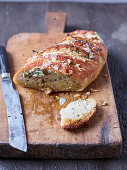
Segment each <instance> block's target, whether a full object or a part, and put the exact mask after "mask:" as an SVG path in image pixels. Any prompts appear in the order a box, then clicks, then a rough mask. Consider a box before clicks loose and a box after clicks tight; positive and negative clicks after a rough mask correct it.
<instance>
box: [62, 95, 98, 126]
mask: <svg viewBox="0 0 127 170" xmlns="http://www.w3.org/2000/svg"><path fill="white" fill-rule="evenodd" d="M95 112H96V101H95V99H93V98H88V99H85V100H82V99H78V100H76V101H73V102H71V103H69V104H68V105H67V106H66V107H65V108H62V109H61V110H60V114H61V127H62V128H64V129H70V128H78V127H80V126H83V125H84V124H85V122H87V121H88V120H90V119H91V118H92V117H93V115H94V114H95Z"/></svg>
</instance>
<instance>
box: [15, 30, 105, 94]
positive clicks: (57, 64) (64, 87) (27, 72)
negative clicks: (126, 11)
mask: <svg viewBox="0 0 127 170" xmlns="http://www.w3.org/2000/svg"><path fill="white" fill-rule="evenodd" d="M106 59H107V48H106V46H105V45H104V43H103V40H102V39H101V38H100V37H99V36H98V34H97V33H96V32H93V31H86V30H76V31H74V32H72V33H70V34H67V36H66V37H65V38H64V39H63V40H62V41H60V42H59V43H58V44H56V45H54V46H52V47H50V48H46V49H44V50H42V51H40V52H37V53H36V54H35V55H34V56H33V57H31V58H30V59H29V60H28V61H27V62H26V64H25V66H24V67H23V68H22V69H21V70H19V71H18V72H17V73H16V74H15V75H14V78H13V81H14V82H15V83H16V84H17V85H21V86H23V87H30V88H35V89H39V90H42V91H45V92H46V93H50V92H52V91H82V90H83V89H84V88H85V87H87V86H88V85H89V84H90V83H91V82H92V81H93V80H95V78H96V77H97V76H98V74H99V73H100V71H101V69H102V67H103V66H104V64H105V62H106Z"/></svg>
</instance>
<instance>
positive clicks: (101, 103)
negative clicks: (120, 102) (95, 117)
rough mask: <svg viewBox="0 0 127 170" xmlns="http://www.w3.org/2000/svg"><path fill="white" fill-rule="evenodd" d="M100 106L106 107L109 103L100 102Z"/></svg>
mask: <svg viewBox="0 0 127 170" xmlns="http://www.w3.org/2000/svg"><path fill="white" fill-rule="evenodd" d="M99 104H100V106H106V105H107V104H108V103H107V102H106V101H104V100H100V101H99Z"/></svg>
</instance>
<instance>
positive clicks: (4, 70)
mask: <svg viewBox="0 0 127 170" xmlns="http://www.w3.org/2000/svg"><path fill="white" fill-rule="evenodd" d="M0 68H1V76H2V78H8V77H10V73H9V64H8V56H7V52H6V49H5V47H3V46H0Z"/></svg>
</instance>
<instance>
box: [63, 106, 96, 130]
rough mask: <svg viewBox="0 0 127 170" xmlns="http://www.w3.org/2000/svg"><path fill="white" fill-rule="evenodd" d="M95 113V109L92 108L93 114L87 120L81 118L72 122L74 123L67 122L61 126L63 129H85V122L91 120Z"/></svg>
mask: <svg viewBox="0 0 127 170" xmlns="http://www.w3.org/2000/svg"><path fill="white" fill-rule="evenodd" d="M95 113H96V108H94V110H93V112H92V113H91V116H90V117H89V118H87V119H85V118H82V119H80V120H74V121H70V120H67V121H66V122H65V124H64V125H62V128H63V129H76V128H80V127H85V124H86V122H88V121H89V120H91V119H92V117H93V116H94V115H95Z"/></svg>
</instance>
